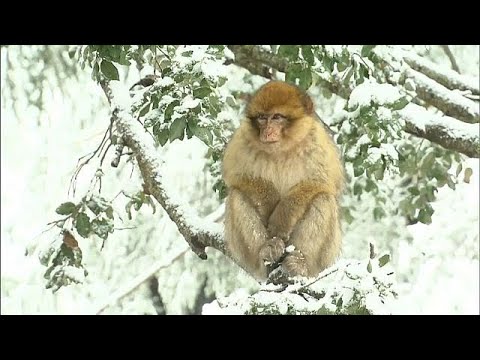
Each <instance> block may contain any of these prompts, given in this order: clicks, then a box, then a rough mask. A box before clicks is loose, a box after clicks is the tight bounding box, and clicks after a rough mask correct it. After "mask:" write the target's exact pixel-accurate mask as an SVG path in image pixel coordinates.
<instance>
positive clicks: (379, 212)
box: [373, 206, 386, 220]
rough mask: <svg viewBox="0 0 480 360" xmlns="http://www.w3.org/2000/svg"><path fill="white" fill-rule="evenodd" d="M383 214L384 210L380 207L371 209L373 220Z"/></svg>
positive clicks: (378, 218)
mask: <svg viewBox="0 0 480 360" xmlns="http://www.w3.org/2000/svg"><path fill="white" fill-rule="evenodd" d="M385 215H386V214H385V210H383V209H382V208H381V207H379V206H377V207H376V208H375V209H373V218H374V219H375V220H380V219H381V218H383V217H384V216H385Z"/></svg>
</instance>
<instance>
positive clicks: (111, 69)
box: [100, 60, 120, 80]
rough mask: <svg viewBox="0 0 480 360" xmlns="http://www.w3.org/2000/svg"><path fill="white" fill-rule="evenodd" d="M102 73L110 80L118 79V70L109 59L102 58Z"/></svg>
mask: <svg viewBox="0 0 480 360" xmlns="http://www.w3.org/2000/svg"><path fill="white" fill-rule="evenodd" d="M100 69H101V70H102V73H103V75H105V77H106V78H107V79H110V80H119V78H120V77H119V75H118V70H117V68H116V67H115V65H113V64H112V63H111V62H110V61H107V60H102V65H101V66H100Z"/></svg>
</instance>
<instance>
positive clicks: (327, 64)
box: [323, 56, 335, 72]
mask: <svg viewBox="0 0 480 360" xmlns="http://www.w3.org/2000/svg"><path fill="white" fill-rule="evenodd" d="M334 64H335V63H334V61H333V60H332V59H331V58H329V57H328V56H325V57H324V58H323V66H324V67H325V70H327V71H328V72H332V71H333V66H334Z"/></svg>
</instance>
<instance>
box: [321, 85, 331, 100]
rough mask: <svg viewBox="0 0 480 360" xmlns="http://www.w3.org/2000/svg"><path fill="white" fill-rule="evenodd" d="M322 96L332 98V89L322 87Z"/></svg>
mask: <svg viewBox="0 0 480 360" xmlns="http://www.w3.org/2000/svg"><path fill="white" fill-rule="evenodd" d="M322 96H323V97H324V98H325V99H330V98H331V97H332V92H331V91H330V89H327V88H326V87H322Z"/></svg>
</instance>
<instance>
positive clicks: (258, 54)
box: [229, 45, 480, 158]
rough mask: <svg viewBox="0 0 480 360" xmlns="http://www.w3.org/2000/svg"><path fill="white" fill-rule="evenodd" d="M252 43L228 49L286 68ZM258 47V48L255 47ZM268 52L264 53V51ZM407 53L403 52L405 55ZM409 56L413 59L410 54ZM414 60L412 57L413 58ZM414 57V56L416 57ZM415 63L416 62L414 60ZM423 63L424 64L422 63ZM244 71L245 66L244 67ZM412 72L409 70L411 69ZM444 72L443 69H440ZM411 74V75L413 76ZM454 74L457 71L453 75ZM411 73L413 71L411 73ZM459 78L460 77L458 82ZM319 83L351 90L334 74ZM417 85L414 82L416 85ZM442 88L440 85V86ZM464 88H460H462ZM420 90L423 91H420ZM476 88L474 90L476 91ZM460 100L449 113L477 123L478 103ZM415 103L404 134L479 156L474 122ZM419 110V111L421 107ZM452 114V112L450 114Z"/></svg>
mask: <svg viewBox="0 0 480 360" xmlns="http://www.w3.org/2000/svg"><path fill="white" fill-rule="evenodd" d="M251 47H252V46H250V45H249V46H248V49H245V47H244V46H239V45H235V46H230V47H229V48H230V50H232V52H233V53H234V54H235V55H236V54H239V53H243V54H245V55H246V54H254V55H252V58H251V59H250V60H249V61H250V62H252V61H253V62H260V63H262V64H269V65H270V66H272V67H275V68H276V69H277V70H279V71H282V72H283V71H285V69H286V65H285V62H282V61H280V59H279V57H278V56H277V55H275V54H272V53H269V52H268V51H267V50H264V49H257V50H253V49H251ZM253 47H256V46H253ZM257 48H258V47H257ZM267 53H268V54H267ZM406 56H407V55H405V57H406ZM412 59H414V58H413V57H412ZM415 59H416V58H415ZM416 60H418V59H416ZM417 62H418V61H417ZM235 63H236V64H237V65H239V66H242V63H241V62H240V63H237V62H236V61H235ZM418 63H420V62H418ZM422 64H424V63H422ZM428 68H429V69H430V68H432V67H431V66H430V65H429V67H428ZM247 70H248V68H247ZM411 71H413V70H411ZM442 71H444V70H442ZM416 74H418V75H417V76H416V77H417V79H418V78H419V79H420V80H424V79H425V78H426V79H427V80H428V81H427V83H426V85H424V86H423V88H422V85H420V89H421V90H420V91H424V92H425V95H424V96H423V97H425V98H428V96H427V94H428V93H429V92H428V90H429V87H428V86H429V85H430V84H431V83H430V82H429V81H432V80H431V79H429V78H428V77H426V76H424V78H422V77H421V75H423V74H420V73H418V72H416ZM416 74H415V75H416ZM448 75H449V78H451V76H450V75H451V74H448ZM457 75H458V74H457ZM412 76H413V74H412ZM453 79H454V80H455V82H454V81H453V80H452V79H450V80H452V81H450V82H449V84H450V85H451V86H453V84H457V83H461V84H463V85H459V86H460V88H462V86H465V84H469V83H468V82H467V81H465V78H464V77H460V78H455V77H453ZM460 79H462V80H461V81H460ZM435 85H437V86H441V85H439V84H435ZM320 86H325V87H327V88H328V89H329V90H330V91H331V92H332V93H334V94H337V95H339V96H340V97H342V98H344V99H348V98H349V96H350V93H351V89H350V88H348V87H346V86H344V85H343V84H342V82H341V80H340V79H338V78H336V77H333V79H332V80H331V81H327V80H322V82H321V83H320ZM417 86H418V85H417ZM442 88H444V87H442ZM463 88H464V87H463ZM470 88H472V89H474V88H475V87H472V86H470V87H469V89H470ZM422 89H423V90H422ZM477 91H478V90H477ZM451 94H453V93H452V92H449V94H448V95H449V96H448V98H450V100H451V97H450V96H451ZM459 96H460V97H461V98H462V100H461V101H460V104H458V103H457V101H456V100H457V98H456V97H455V96H454V97H453V99H454V100H455V101H454V103H455V104H454V105H453V106H454V108H455V109H456V111H453V113H455V114H457V115H458V114H459V113H460V114H462V115H463V117H465V118H467V119H470V120H472V121H473V120H475V121H474V122H478V110H477V109H478V106H477V107H475V105H476V104H475V103H474V102H470V100H468V99H465V98H464V97H462V96H461V95H459ZM464 100H468V101H467V102H464ZM411 105H415V104H411ZM462 105H465V106H464V107H462ZM415 106H417V108H415V109H417V110H418V111H416V113H415V115H416V116H420V118H417V117H411V116H410V117H408V116H407V117H405V118H404V120H405V128H404V130H405V131H406V132H407V133H410V134H412V135H415V136H418V137H421V138H425V139H428V140H430V141H432V142H434V143H437V144H439V145H441V146H443V147H445V148H446V149H449V150H453V151H458V152H461V153H462V154H465V155H467V156H470V157H476V158H478V157H479V147H480V145H479V143H480V140H479V138H478V136H477V135H476V134H478V132H479V129H478V125H477V124H471V125H470V124H464V125H462V124H457V122H458V120H457V119H454V118H453V117H448V116H442V115H432V114H431V113H430V112H428V111H427V110H426V109H424V108H422V107H420V106H418V105H415ZM440 106H441V107H443V108H444V110H445V111H447V112H448V113H449V114H452V112H451V110H447V108H446V107H445V106H443V105H440ZM422 109H423V111H420V110H422ZM452 115H454V114H452ZM432 118H434V119H435V120H436V121H437V122H438V124H437V125H435V124H433V123H428V125H427V126H425V127H423V128H422V127H421V126H419V123H420V122H422V121H424V122H425V121H426V120H422V119H432Z"/></svg>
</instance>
